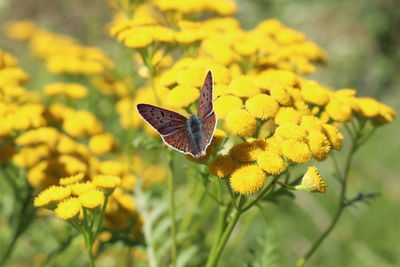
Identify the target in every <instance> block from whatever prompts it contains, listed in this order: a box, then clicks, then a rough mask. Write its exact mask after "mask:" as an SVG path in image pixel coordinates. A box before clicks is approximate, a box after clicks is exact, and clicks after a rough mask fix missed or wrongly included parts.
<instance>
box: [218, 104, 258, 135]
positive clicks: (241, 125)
mask: <svg viewBox="0 0 400 267" xmlns="http://www.w3.org/2000/svg"><path fill="white" fill-rule="evenodd" d="M225 127H226V129H227V130H228V131H229V132H230V133H232V134H237V135H240V136H244V137H247V136H252V135H253V134H254V132H255V130H256V127H257V122H256V119H255V118H254V117H253V116H251V115H250V113H249V112H247V111H246V110H243V109H236V110H233V111H232V112H230V113H229V114H228V116H227V118H226V121H225Z"/></svg>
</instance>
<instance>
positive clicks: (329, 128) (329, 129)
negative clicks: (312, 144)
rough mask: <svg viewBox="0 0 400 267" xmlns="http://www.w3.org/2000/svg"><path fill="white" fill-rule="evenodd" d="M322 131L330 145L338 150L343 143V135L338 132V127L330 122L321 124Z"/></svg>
mask: <svg viewBox="0 0 400 267" xmlns="http://www.w3.org/2000/svg"><path fill="white" fill-rule="evenodd" d="M322 127H323V132H324V134H325V135H326V137H327V138H328V140H329V142H330V143H331V145H332V147H333V148H334V149H336V150H340V149H341V148H342V144H343V139H344V137H343V135H342V134H341V133H340V132H339V130H338V128H336V127H335V126H333V125H331V124H324V125H322Z"/></svg>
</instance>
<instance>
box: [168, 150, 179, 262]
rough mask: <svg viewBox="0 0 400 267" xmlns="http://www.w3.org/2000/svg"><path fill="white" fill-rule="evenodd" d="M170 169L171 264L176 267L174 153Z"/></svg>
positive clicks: (170, 159) (170, 157)
mask: <svg viewBox="0 0 400 267" xmlns="http://www.w3.org/2000/svg"><path fill="white" fill-rule="evenodd" d="M169 167H170V170H171V173H170V175H169V177H168V195H169V209H170V215H171V237H172V249H171V263H172V266H173V267H176V258H177V253H178V249H177V247H178V246H177V240H176V234H177V230H176V216H175V192H174V173H173V152H172V151H170V154H169Z"/></svg>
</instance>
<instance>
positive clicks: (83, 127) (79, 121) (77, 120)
mask: <svg viewBox="0 0 400 267" xmlns="http://www.w3.org/2000/svg"><path fill="white" fill-rule="evenodd" d="M63 128H64V130H65V131H66V132H67V133H68V134H70V135H71V136H73V137H83V136H87V135H95V134H100V133H101V132H102V131H103V125H102V124H101V122H100V121H99V120H97V118H96V117H95V116H94V115H93V114H92V113H90V112H89V111H85V110H80V111H76V112H72V113H68V114H66V116H65V120H64V122H63Z"/></svg>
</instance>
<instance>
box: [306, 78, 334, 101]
mask: <svg viewBox="0 0 400 267" xmlns="http://www.w3.org/2000/svg"><path fill="white" fill-rule="evenodd" d="M300 87H301V95H302V96H303V98H304V100H305V101H306V102H309V103H312V104H314V105H319V106H324V105H326V104H327V103H328V101H329V91H328V90H327V89H325V88H324V87H322V86H321V85H320V84H319V83H317V82H315V81H307V80H303V81H301V83H300Z"/></svg>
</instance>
